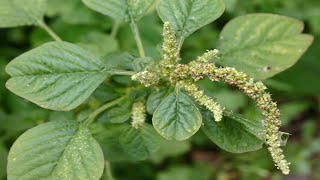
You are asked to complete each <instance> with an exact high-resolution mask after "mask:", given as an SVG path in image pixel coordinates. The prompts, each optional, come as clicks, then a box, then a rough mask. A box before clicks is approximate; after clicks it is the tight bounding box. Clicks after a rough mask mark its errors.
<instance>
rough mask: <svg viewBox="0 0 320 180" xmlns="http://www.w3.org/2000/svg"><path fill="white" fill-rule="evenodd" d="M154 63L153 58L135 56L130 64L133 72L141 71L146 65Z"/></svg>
mask: <svg viewBox="0 0 320 180" xmlns="http://www.w3.org/2000/svg"><path fill="white" fill-rule="evenodd" d="M153 63H155V60H154V59H153V58H151V57H143V58H136V59H135V60H134V61H133V62H132V66H133V69H134V71H135V72H142V71H144V70H146V69H147V68H148V67H150V66H152V64H153Z"/></svg>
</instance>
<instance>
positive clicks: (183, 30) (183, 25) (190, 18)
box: [157, 0, 225, 45]
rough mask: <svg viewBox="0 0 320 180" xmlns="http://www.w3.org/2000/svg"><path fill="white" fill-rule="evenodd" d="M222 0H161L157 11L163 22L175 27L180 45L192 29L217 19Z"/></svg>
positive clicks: (222, 4) (194, 29) (222, 5)
mask: <svg viewBox="0 0 320 180" xmlns="http://www.w3.org/2000/svg"><path fill="white" fill-rule="evenodd" d="M224 9H225V5H224V2H223V0H175V1H172V0H161V1H160V3H159V5H158V6H157V11H158V14H159V16H160V18H161V19H162V21H163V22H166V21H169V22H170V23H171V25H172V26H173V28H174V29H175V31H176V33H177V36H178V39H179V41H180V45H181V44H182V43H183V40H184V39H185V38H186V37H188V36H189V35H190V34H192V33H193V32H194V31H196V30H198V29H200V28H201V27H203V26H205V25H207V24H209V23H211V22H213V21H214V20H216V19H218V18H219V17H220V16H221V15H222V13H223V12H224Z"/></svg>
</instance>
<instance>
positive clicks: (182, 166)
mask: <svg viewBox="0 0 320 180" xmlns="http://www.w3.org/2000/svg"><path fill="white" fill-rule="evenodd" d="M48 2H49V3H48V9H47V12H46V21H47V22H48V24H50V26H51V27H52V28H53V29H54V31H55V32H56V33H57V34H58V35H59V36H61V37H62V38H63V39H64V40H65V41H69V42H73V43H76V44H78V45H80V46H82V47H84V48H86V49H88V50H90V51H91V52H92V53H95V54H96V55H98V56H101V57H105V56H106V55H107V54H110V53H117V52H123V51H125V52H128V53H130V54H133V55H138V52H137V50H136V45H135V41H134V39H133V36H132V33H131V30H130V27H129V26H128V25H125V24H123V25H120V29H119V33H118V34H117V35H116V36H115V37H114V36H112V35H110V32H111V29H112V24H113V21H112V20H111V19H109V18H108V17H106V16H103V15H101V14H98V13H96V12H94V11H92V10H90V9H88V8H87V7H85V6H84V5H83V4H82V2H81V1H80V0H67V1H66V0H49V1H48ZM225 2H226V5H227V8H226V12H225V13H224V15H223V16H222V17H221V18H219V19H218V20H217V21H215V22H214V23H212V24H210V25H208V26H205V27H204V28H202V29H200V30H199V31H197V32H196V33H194V34H193V35H191V36H190V37H189V38H187V39H186V41H185V44H184V46H183V48H182V56H183V59H184V60H192V59H194V58H195V57H197V56H198V55H201V54H202V53H203V52H204V51H205V50H207V49H213V48H215V42H216V40H217V38H218V35H219V32H220V31H221V29H222V27H223V26H224V25H225V24H226V23H227V22H228V21H229V20H231V19H232V18H234V17H237V16H239V15H243V14H248V13H276V14H281V15H286V16H290V17H294V18H298V19H300V20H303V21H304V22H305V26H306V27H305V33H310V34H312V35H313V36H314V37H315V41H314V43H313V45H312V46H311V48H310V49H309V50H308V51H307V53H306V54H305V55H304V56H303V57H302V59H300V60H299V61H298V63H297V64H296V65H295V66H294V67H292V68H290V69H288V70H286V71H284V72H282V73H280V74H278V75H276V76H274V77H272V78H270V79H268V80H266V81H265V83H266V84H267V86H268V87H269V91H271V93H272V94H273V98H274V100H276V101H277V102H278V103H279V107H280V110H281V112H282V122H283V128H282V129H281V130H282V131H284V132H288V133H290V134H291V136H290V138H289V140H288V143H287V146H286V147H285V154H286V156H287V158H288V160H289V161H290V162H291V174H290V175H289V176H286V177H284V176H282V175H281V173H280V172H279V171H278V170H277V169H276V168H275V167H274V165H273V162H272V160H271V157H270V156H269V154H268V152H267V151H266V149H265V148H263V149H261V150H259V151H256V152H250V153H244V154H231V153H228V152H225V151H223V150H221V149H219V148H218V147H217V146H216V145H215V144H214V143H213V142H211V141H210V140H209V139H208V138H207V137H205V136H204V135H203V133H202V132H201V131H199V132H198V133H197V134H196V135H195V136H193V137H192V138H191V139H189V140H188V141H184V142H179V143H178V142H163V144H162V145H161V148H160V150H159V151H158V152H157V153H155V154H154V155H152V156H151V157H150V158H148V160H145V161H139V162H127V161H124V160H121V161H111V167H112V171H113V175H114V176H115V179H120V180H122V179H124V180H126V179H128V180H131V179H132V180H135V179H139V180H140V179H146V180H149V179H151V180H152V179H157V180H171V179H172V180H189V179H190V180H194V179H197V180H209V179H218V180H229V179H230V180H231V179H245V180H247V179H250V180H255V179H257V180H258V179H274V180H277V179H279V180H280V179H288V180H291V179H292V180H304V179H306V180H307V179H308V180H309V179H311V180H312V179H314V180H317V179H320V131H319V130H318V129H319V128H320V83H319V82H320V81H319V79H320V60H319V57H320V1H319V0H290V1H289V0H288V1H284V0H250V1H249V0H248V1H244V0H225ZM139 28H140V31H141V35H142V40H143V44H144V46H145V49H146V52H147V55H148V56H152V57H155V58H158V59H160V58H161V56H160V47H161V38H162V37H161V33H162V23H161V21H160V19H159V18H158V16H157V14H156V13H155V12H151V13H150V14H149V15H148V16H146V17H144V18H143V19H142V20H141V21H140V22H139ZM48 41H51V38H50V37H49V36H48V35H47V34H46V32H45V31H43V30H41V29H39V28H37V27H19V28H12V29H0V179H6V157H7V153H8V150H9V148H10V147H11V145H12V143H13V142H14V141H15V140H16V138H17V137H18V136H19V135H20V134H21V133H23V132H24V131H26V130H27V129H29V128H31V127H34V126H36V125H38V124H41V123H44V122H47V121H53V120H57V119H59V120H61V119H72V118H73V119H75V118H79V117H81V116H82V115H83V114H85V113H86V111H90V108H91V109H94V108H95V107H96V106H97V102H99V101H104V102H106V101H110V100H112V99H114V98H116V97H117V94H116V93H115V92H113V91H112V88H110V87H107V86H105V85H101V87H99V88H98V89H97V91H96V92H95V94H94V96H93V97H91V98H90V99H89V100H88V101H87V103H86V105H85V106H81V107H80V108H78V109H76V110H75V111H72V112H53V111H49V110H44V109H41V108H40V107H37V106H36V105H34V104H32V103H30V102H27V101H26V100H24V99H22V98H20V97H17V96H16V95H14V94H12V93H10V92H9V91H8V90H7V89H6V88H5V82H6V80H7V79H8V75H7V74H6V73H5V70H4V69H5V66H6V64H7V63H8V62H9V61H10V60H12V59H13V58H14V57H16V56H18V55H20V54H22V53H23V52H25V51H28V50H30V49H32V48H34V47H36V46H38V45H41V44H42V43H44V42H48ZM297 43H298V42H297ZM128 56H129V55H128ZM125 58H128V57H125ZM116 82H117V83H118V84H120V85H124V84H128V83H130V80H128V79H126V78H118V79H116ZM200 85H201V87H202V88H203V89H204V90H205V91H206V92H207V93H208V94H209V95H211V96H213V97H215V98H217V100H218V101H219V102H220V103H221V104H222V105H223V106H225V107H226V108H228V109H231V110H233V111H235V112H239V113H241V114H244V115H245V116H246V117H248V118H250V119H252V118H259V117H260V116H259V111H258V110H257V109H256V108H255V107H254V104H253V103H252V102H250V101H249V99H247V98H246V97H245V96H244V95H242V94H241V93H240V92H239V91H236V90H234V89H231V88H229V87H227V86H223V85H217V86H212V85H210V84H209V83H207V82H206V81H203V82H201V83H200ZM88 109H89V110H88ZM121 115H124V114H121ZM106 116H107V117H108V118H112V117H113V116H117V114H116V115H114V114H106ZM99 122H100V123H104V121H103V117H101V120H99ZM103 179H108V177H107V176H104V177H103Z"/></svg>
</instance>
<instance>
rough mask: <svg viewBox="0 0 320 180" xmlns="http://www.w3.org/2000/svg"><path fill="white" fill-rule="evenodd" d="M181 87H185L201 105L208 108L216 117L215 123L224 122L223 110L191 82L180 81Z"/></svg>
mask: <svg viewBox="0 0 320 180" xmlns="http://www.w3.org/2000/svg"><path fill="white" fill-rule="evenodd" d="M179 86H181V87H183V88H184V89H185V90H186V91H187V92H188V93H189V94H190V95H191V96H192V97H193V98H194V99H195V100H196V101H197V102H198V103H199V104H200V105H202V106H204V107H206V108H207V109H208V110H209V111H211V112H212V113H213V115H214V119H215V121H217V122H219V121H221V120H222V115H223V108H221V106H220V105H219V104H218V103H217V102H215V101H214V100H213V99H212V98H210V97H209V96H207V95H205V94H204V92H203V91H201V90H199V88H198V87H197V86H196V85H195V84H193V83H192V82H190V81H180V82H179Z"/></svg>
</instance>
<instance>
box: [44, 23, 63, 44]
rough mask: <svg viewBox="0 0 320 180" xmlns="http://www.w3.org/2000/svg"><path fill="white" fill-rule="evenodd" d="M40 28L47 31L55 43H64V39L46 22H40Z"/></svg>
mask: <svg viewBox="0 0 320 180" xmlns="http://www.w3.org/2000/svg"><path fill="white" fill-rule="evenodd" d="M39 26H40V27H41V28H42V29H43V30H45V31H46V32H47V33H48V34H49V35H50V36H51V37H52V39H54V40H55V41H62V39H61V38H60V37H59V36H58V35H57V34H56V33H55V32H54V31H53V30H52V29H51V28H50V27H49V26H48V25H47V24H46V23H45V22H43V21H41V22H39Z"/></svg>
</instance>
